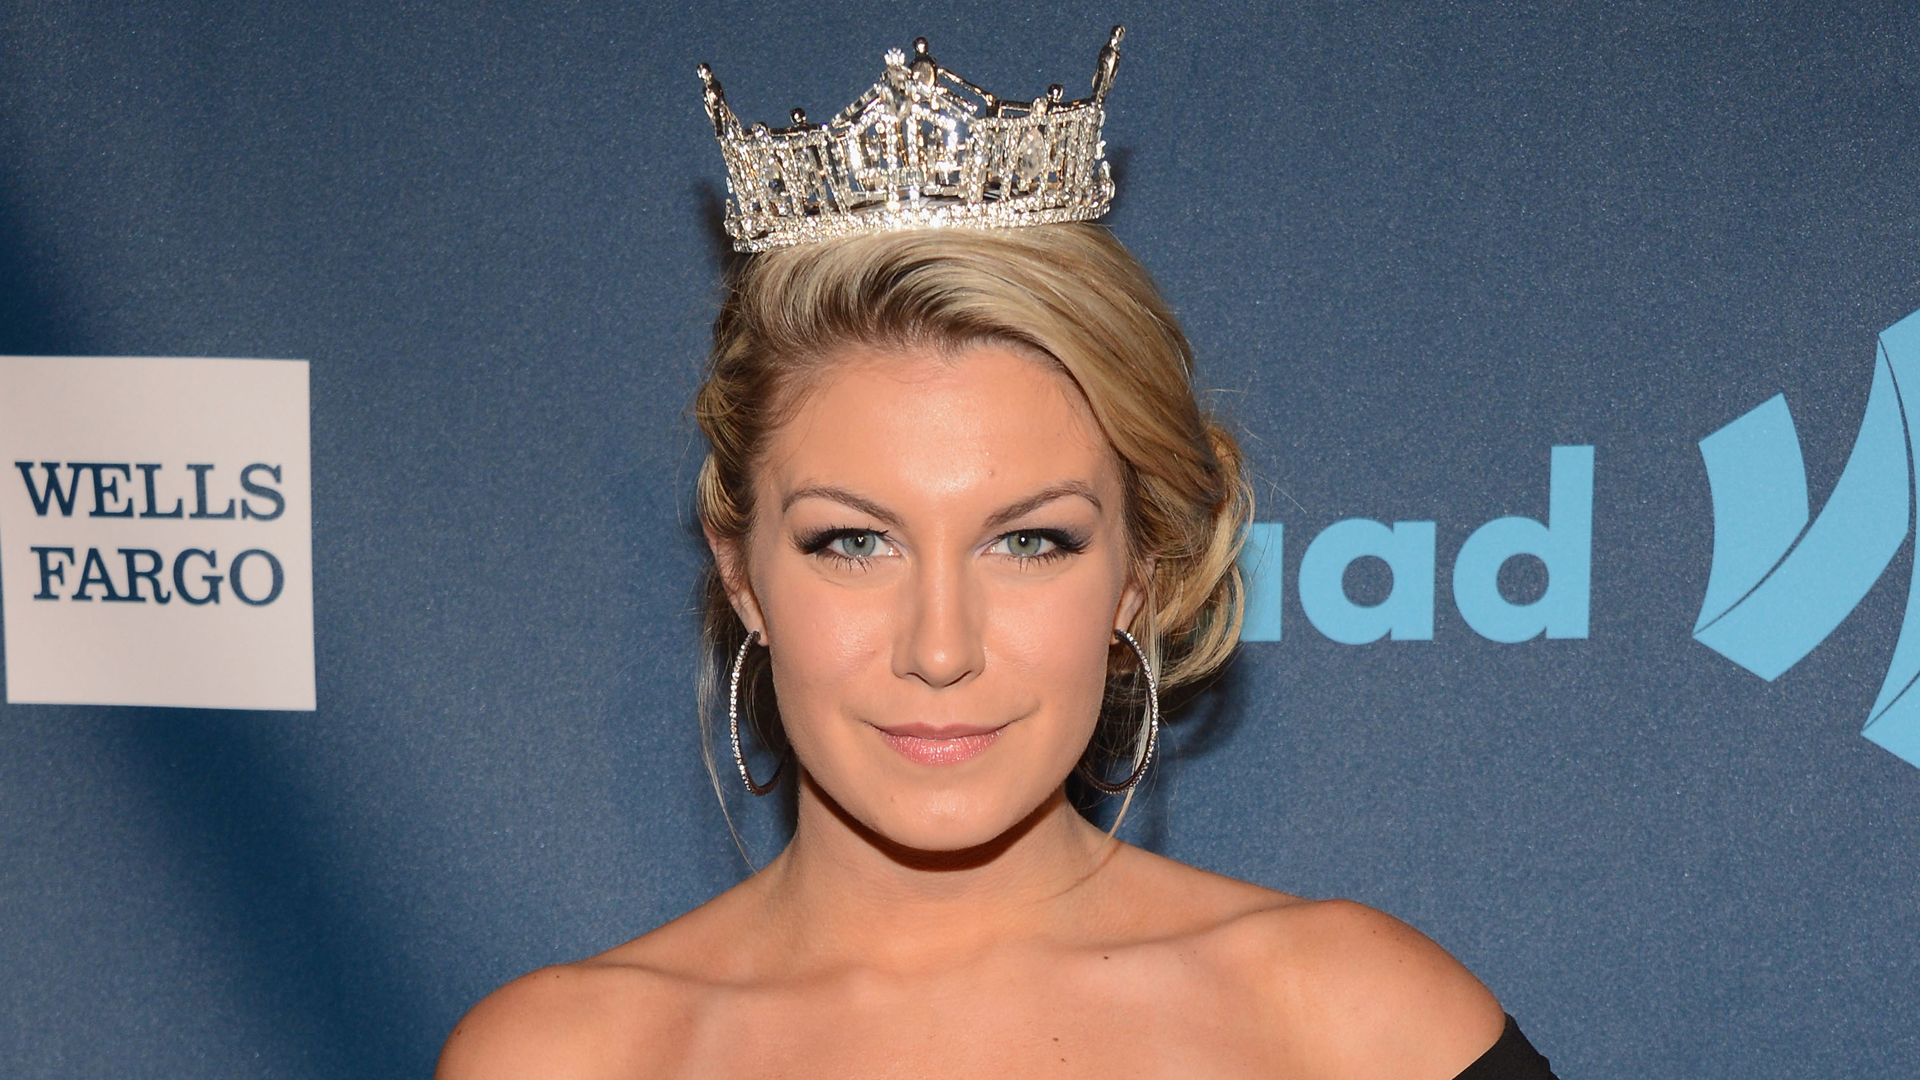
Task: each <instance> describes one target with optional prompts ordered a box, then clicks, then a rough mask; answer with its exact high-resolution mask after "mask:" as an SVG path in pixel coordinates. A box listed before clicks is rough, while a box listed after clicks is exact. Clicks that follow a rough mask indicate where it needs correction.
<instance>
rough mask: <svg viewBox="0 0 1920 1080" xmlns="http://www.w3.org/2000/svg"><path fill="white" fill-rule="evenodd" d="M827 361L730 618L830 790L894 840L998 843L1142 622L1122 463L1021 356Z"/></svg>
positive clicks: (929, 354) (864, 356) (770, 490)
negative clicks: (1115, 651)
mask: <svg viewBox="0 0 1920 1080" xmlns="http://www.w3.org/2000/svg"><path fill="white" fill-rule="evenodd" d="M831 360H832V362H831V363H830V364H828V365H826V367H825V369H824V371H825V373H824V375H823V376H822V377H821V379H820V381H819V382H818V383H817V384H815V385H814V386H813V388H812V389H811V390H810V391H809V393H808V394H807V396H806V397H805V399H804V401H803V403H802V404H801V406H800V407H799V409H798V410H797V411H796V412H795V413H794V415H793V416H792V418H791V419H790V420H788V421H787V423H786V424H784V425H783V426H782V427H781V428H780V429H779V430H778V431H777V432H775V433H774V435H773V437H772V439H771V440H770V444H769V448H768V453H767V455H766V457H765V459H764V464H763V466H762V467H761V468H760V470H759V472H758V475H757V476H756V477H755V484H756V491H755V506H756V511H755V517H754V519H753V523H752V529H751V532H750V533H749V537H748V539H747V541H746V542H745V555H746V560H745V567H744V569H745V571H746V573H745V581H744V582H743V583H742V584H744V586H745V588H742V589H736V590H735V597H734V599H735V606H736V608H738V609H739V610H740V613H741V616H742V618H743V619H745V620H746V623H747V626H748V628H749V629H754V630H758V631H760V633H761V637H762V641H763V642H764V643H765V644H766V645H767V647H768V648H769V649H770V650H771V659H772V664H773V679H774V689H775V692H776V693H777V695H778V697H779V702H780V714H781V717H782V718H783V720H784V721H785V724H786V729H787V733H788V736H789V737H790V738H791V740H792V742H793V746H794V750H795V753H796V754H797V755H798V757H799V760H800V762H801V763H802V765H803V766H804V767H805V769H806V771H807V772H808V774H809V775H811V776H812V778H813V779H814V781H815V782H816V783H817V784H818V785H819V786H820V788H821V789H822V790H824V791H825V792H826V793H827V794H828V795H829V796H830V797H831V798H832V799H833V800H834V801H835V802H836V803H838V804H839V806H840V807H841V808H842V809H843V810H845V811H846V812H847V813H848V814H850V815H852V816H853V817H854V818H855V819H856V820H858V821H860V822H861V823H862V824H864V825H865V826H867V827H868V828H870V829H872V830H874V831H875V832H877V833H879V834H880V835H881V836H884V837H886V838H887V839H889V840H891V841H893V842H895V843H898V844H902V845H905V846H907V847H911V848H916V849H920V850H926V851H955V850H961V849H964V848H969V847H973V846H975V845H978V844H983V843H986V842H988V841H990V840H992V839H994V838H995V837H997V836H999V835H1000V834H1002V833H1003V832H1005V831H1006V830H1007V829H1009V828H1011V827H1012V826H1013V825H1015V824H1016V823H1018V822H1019V821H1020V820H1022V819H1023V818H1025V817H1026V816H1027V815H1028V814H1029V813H1031V812H1032V811H1033V810H1034V808H1035V807H1037V806H1038V805H1039V804H1040V803H1041V802H1042V801H1044V800H1045V799H1046V798H1047V797H1048V796H1049V795H1050V794H1052V793H1053V792H1054V791H1055V790H1056V789H1057V788H1058V787H1059V786H1060V784H1061V783H1062V782H1063V781H1064V780H1065V778H1066V776H1067V774H1068V773H1069V772H1070V771H1071V770H1072V768H1073V766H1074V764H1075V762H1076V761H1078V759H1079V757H1080V755H1081V753H1082V751H1083V750H1084V749H1085V747H1086V745H1087V741H1088V739H1089V738H1090V736H1091V734H1092V731H1093V725H1094V722H1095V720H1096V718H1097V716H1098V713H1099V708H1100V702H1101V694H1102V690H1103V687H1104V683H1105V677H1106V665H1107V655H1108V650H1109V648H1110V647H1111V646H1112V642H1113V631H1114V629H1115V628H1116V627H1121V626H1125V625H1126V624H1127V623H1128V622H1129V621H1130V620H1131V618H1132V616H1133V615H1134V613H1135V612H1136V611H1137V609H1138V606H1139V603H1140V595H1139V591H1138V589H1137V588H1136V587H1135V586H1134V585H1133V583H1132V582H1133V577H1132V575H1131V574H1130V573H1129V569H1130V568H1129V561H1128V556H1127V537H1126V531H1125V521H1124V497H1125V493H1124V490H1123V488H1122V486H1121V478H1120V471H1119V467H1118V465H1117V463H1116V461H1115V459H1114V456H1113V453H1112V451H1111V449H1110V448H1109V447H1108V446H1107V443H1106V440H1105V438H1104V437H1103V436H1102V435H1101V433H1100V431H1099V428H1098V427H1097V426H1096V425H1095V423H1094V420H1093V416H1092V413H1091V412H1090V411H1089V410H1088V408H1087V405H1086V402H1085V400H1084V399H1083V398H1082V397H1081V396H1080V393H1079V391H1078V390H1077V388H1075V386H1074V385H1073V384H1072V383H1071V382H1070V381H1069V380H1068V379H1067V378H1066V377H1065V376H1064V375H1062V374H1060V373H1059V372H1058V371H1057V370H1056V369H1054V368H1053V367H1052V366H1051V365H1050V364H1048V363H1047V362H1045V361H1042V360H1039V359H1036V358H1035V357H1033V356H1032V355H1030V354H1028V353H1026V352H1023V351H1020V350H1018V349H1015V348H1011V347H1008V346H1005V345H999V344H981V345H976V346H972V347H969V348H967V349H965V350H962V351H959V352H957V353H953V354H946V353H942V352H939V351H934V350H920V349H910V350H891V351H889V350H880V349H872V348H865V347H859V348H848V349H845V350H843V351H842V352H841V353H839V354H838V355H836V356H834V357H832V358H831ZM721 556H722V558H723V559H724V558H726V553H724V552H722V553H721ZM735 566H736V569H737V568H738V565H737V564H735ZM736 580H738V579H737V578H736Z"/></svg>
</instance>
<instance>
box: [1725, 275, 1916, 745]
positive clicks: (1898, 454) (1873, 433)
mask: <svg viewBox="0 0 1920 1080" xmlns="http://www.w3.org/2000/svg"><path fill="white" fill-rule="evenodd" d="M1907 400H1913V401H1915V402H1916V403H1920V312H1916V313H1914V314H1913V315H1909V316H1907V317H1906V318H1905V319H1902V320H1901V321H1899V322H1898V323H1895V324H1894V325H1893V326H1891V327H1889V328H1888V329H1887V330H1886V331H1885V332H1883V333H1882V334H1881V335H1880V347H1879V354H1878V356H1877V357H1876V358H1875V362H1874V368H1873V388H1872V389H1871V390H1870V391H1869V392H1868V395H1867V412H1866V416H1865V418H1864V419H1862V420H1861V422H1860V433H1859V434H1858V435H1857V436H1856V437H1855V439H1854V444H1853V452H1852V454H1851V455H1850V456H1849V457H1848V459H1847V464H1846V467H1845V468H1844V469H1842V470H1841V472H1840V480H1839V482H1838V483H1837V484H1835V485H1834V489H1833V494H1831V495H1830V496H1828V498H1827V504H1826V505H1825V506H1824V507H1822V508H1821V510H1820V516H1819V517H1817V518H1814V519H1813V523H1812V524H1811V525H1809V524H1808V523H1807V521H1808V506H1807V471H1806V466H1805V463H1804V462H1803V461H1802V460H1801V457H1800V437H1799V434H1798V432H1796V431H1795V429H1794V424H1793V416H1792V414H1790V413H1789V412H1788V411H1787V401H1786V398H1784V397H1782V396H1779V395H1775V396H1774V397H1772V398H1770V399H1768V400H1767V401H1765V402H1763V403H1762V404H1761V405H1759V406H1758V407H1757V408H1755V409H1753V410H1752V411H1751V412H1749V413H1747V414H1746V415H1745V416H1742V417H1740V418H1739V419H1738V420H1735V421H1734V422H1732V423H1731V424H1728V425H1727V426H1726V427H1723V428H1721V429H1720V430H1719V431H1716V432H1714V433H1713V434H1711V435H1709V436H1707V437H1706V438H1704V439H1702V440H1700V456H1701V457H1702V458H1704V459H1705V461H1706V465H1707V482H1708V483H1709V484H1710V485H1711V487H1712V489H1713V569H1712V571H1711V572H1710V574H1709V576H1708V578H1707V595H1706V599H1705V600H1704V601H1702V603H1701V605H1700V618H1699V620H1698V621H1697V622H1696V623H1695V624H1694V628H1693V636H1694V637H1695V638H1697V639H1698V640H1699V641H1700V642H1701V643H1702V644H1705V645H1706V646H1708V647H1709V648H1711V649H1713V650H1714V651H1715V652H1718V653H1719V654H1720V655H1722V656H1725V657H1726V658H1727V659H1729V660H1732V661H1733V662H1734V663H1736V664H1739V665H1740V666H1741V667H1744V668H1746V669H1747V670H1748V671H1751V672H1753V673H1754V674H1755V675H1758V676H1760V677H1761V678H1763V679H1766V680H1768V681H1769V682H1771V681H1772V680H1774V679H1776V678H1779V677H1780V675H1781V674H1783V673H1784V672H1786V671H1787V669H1789V668H1791V667H1793V665H1795V664H1797V663H1799V662H1800V660H1801V659H1802V658H1803V657H1805V656H1806V655H1807V654H1808V653H1810V652H1812V651H1813V649H1814V647H1815V646H1817V645H1819V644H1820V643H1821V642H1822V641H1825V640H1826V639H1827V636H1828V635H1829V634H1831V633H1833V631H1834V628H1835V627H1838V626H1839V625H1840V623H1841V621H1842V620H1844V619H1845V618H1846V617H1847V616H1848V615H1849V614H1851V613H1852V612H1853V609H1854V608H1855V607H1857V606H1858V605H1859V603H1860V601H1861V599H1862V598H1864V597H1865V596H1866V595H1867V590H1869V589H1871V588H1872V587H1873V585H1874V582H1876V581H1878V580H1879V579H1880V575H1881V573H1882V572H1884V571H1885V570H1886V568H1887V564H1888V563H1890V562H1892V561H1893V557H1894V555H1895V554H1897V553H1898V552H1899V550H1900V546H1901V545H1902V544H1904V543H1905V542H1906V540H1907V537H1908V535H1909V534H1910V533H1911V531H1912V521H1911V519H1912V509H1913V497H1912V495H1911V494H1910V493H1912V492H1913V491H1914V483H1915V478H1916V474H1915V471H1914V467H1913V459H1914V448H1913V442H1914V431H1913V421H1914V420H1915V419H1916V417H1915V416H1914V415H1913V414H1912V413H1910V412H1909V411H1908V410H1907V409H1906V406H1905V404H1904V403H1905V401H1907ZM1917 678H1920V574H1915V575H1913V578H1912V580H1911V581H1910V583H1909V586H1908V595H1907V611H1906V616H1905V619H1904V621H1903V624H1902V625H1901V627H1900V637H1899V640H1898V642H1897V643H1896V644H1895V645H1894V650H1893V662H1892V664H1891V665H1890V666H1889V667H1888V669H1887V675H1886V679H1885V681H1884V682H1883V683H1882V684H1881V686H1880V696H1879V697H1878V698H1877V699H1875V701H1874V703H1873V708H1872V709H1871V710H1870V711H1869V712H1868V713H1867V723H1866V727H1865V729H1864V730H1863V731H1862V734H1864V735H1865V736H1866V737H1867V738H1868V739H1871V740H1873V741H1874V742H1875V743H1878V744H1879V745H1880V746H1882V747H1885V748H1886V749H1887V750H1890V751H1892V752H1893V753H1894V754H1897V755H1899V756H1900V757H1901V758H1902V759H1904V760H1905V761H1907V762H1908V763H1910V764H1913V765H1920V691H1915V690H1914V689H1913V687H1914V682H1915V680H1916V679H1917Z"/></svg>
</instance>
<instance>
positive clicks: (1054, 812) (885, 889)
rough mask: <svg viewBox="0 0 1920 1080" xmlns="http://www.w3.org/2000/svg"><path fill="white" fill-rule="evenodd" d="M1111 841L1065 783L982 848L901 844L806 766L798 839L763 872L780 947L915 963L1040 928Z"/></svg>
mask: <svg viewBox="0 0 1920 1080" xmlns="http://www.w3.org/2000/svg"><path fill="white" fill-rule="evenodd" d="M1117 847H1118V844H1117V842H1115V841H1114V840H1112V839H1110V838H1109V837H1108V836H1107V835H1106V833H1104V832H1102V831H1101V830H1099V829H1097V828H1095V827H1094V826H1093V825H1092V824H1090V823H1088V822H1087V820H1086V819H1085V818H1083V817H1081V816H1080V814H1079V812H1078V811H1077V810H1075V809H1074V808H1073V806H1072V805H1071V804H1070V803H1068V802H1067V799H1066V793H1065V790H1064V789H1060V790H1056V791H1055V792H1054V793H1053V794H1052V795H1050V796H1048V797H1047V799H1046V800H1044V801H1043V802H1042V803H1041V804H1040V805H1039V806H1038V807H1036V808H1035V809H1034V810H1033V812H1032V813H1030V814H1028V815H1027V816H1026V817H1025V818H1023V819H1022V820H1021V821H1020V822H1018V823H1017V824H1015V825H1014V826H1013V827H1012V828H1010V829H1008V830H1007V831H1006V832H1004V833H1001V834H1000V835H999V836H997V837H995V838H994V839H992V840H991V841H988V842H987V843H985V844H981V845H979V846H978V847H973V848H967V849H963V850H959V851H921V850H917V849H913V848H907V847H903V846H901V845H899V844H896V843H893V842H892V841H890V840H888V839H887V838H886V837H883V836H880V835H879V834H877V833H875V832H873V831H872V830H871V829H869V828H867V827H866V826H865V825H863V824H861V823H860V822H859V821H857V820H855V819H853V818H852V817H851V816H850V815H848V814H847V813H846V811H844V810H843V809H841V808H840V807H839V806H838V805H837V804H836V803H834V801H833V799H832V798H831V797H830V796H828V795H827V794H826V792H824V791H822V790H820V788H819V787H818V786H817V785H816V784H815V783H814V782H813V780H812V779H811V778H810V777H806V776H804V774H803V777H802V781H801V789H800V802H799V817H798V821H797V822H796V826H795V829H794V835H793V840H792V842H791V843H789V844H788V845H787V848H786V850H785V851H783V852H781V853H780V855H779V857H778V858H776V859H774V861H773V862H771V863H769V864H768V865H767V867H766V869H765V870H764V871H762V872H761V874H760V877H761V879H762V881H763V884H764V891H763V896H764V898H765V901H766V903H767V906H768V911H767V915H768V921H769V924H770V926H772V927H774V928H776V930H777V932H778V933H779V936H780V937H782V938H783V939H785V940H784V943H783V949H784V950H785V951H786V955H787V956H789V957H793V958H796V959H803V960H808V959H810V960H812V961H813V962H815V963H825V964H836V963H845V962H858V963H861V964H877V965H882V966H887V967H898V968H916V967H921V966H924V965H944V964H950V963H952V962H954V961H955V960H956V959H957V958H959V957H962V956H964V955H966V954H969V953H975V952H978V951H980V950H982V949H985V948H988V947H990V946H992V945H995V944H1005V943H1006V942H1008V941H1010V940H1015V939H1018V938H1021V937H1036V936H1043V935H1046V934H1047V933H1048V932H1049V929H1050V927H1051V926H1052V925H1054V924H1055V923H1056V921H1057V920H1058V919H1059V918H1060V916H1061V914H1062V912H1063V910H1064V908H1065V906H1066V905H1069V904H1071V903H1072V902H1073V899H1074V898H1075V893H1076V890H1077V889H1078V887H1079V886H1081V885H1082V884H1084V883H1085V882H1086V881H1087V880H1088V879H1089V878H1091V877H1092V876H1093V874H1094V873H1095V871H1097V870H1098V869H1099V868H1100V866H1101V865H1102V864H1103V863H1104V862H1105V861H1106V860H1107V859H1108V858H1109V857H1111V855H1112V854H1113V852H1114V850H1115V849H1116V848H1117Z"/></svg>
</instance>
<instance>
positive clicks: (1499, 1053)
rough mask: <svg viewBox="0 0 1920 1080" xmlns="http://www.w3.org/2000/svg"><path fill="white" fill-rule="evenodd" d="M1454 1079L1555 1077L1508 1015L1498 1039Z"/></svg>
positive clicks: (1546, 1079)
mask: <svg viewBox="0 0 1920 1080" xmlns="http://www.w3.org/2000/svg"><path fill="white" fill-rule="evenodd" d="M1454 1080H1555V1077H1554V1075H1553V1069H1552V1067H1551V1066H1549V1065H1548V1064H1547V1059H1546V1058H1544V1057H1542V1056H1540V1051H1538V1050H1535V1049H1534V1048H1533V1044H1532V1043H1530V1042H1528V1041H1527V1037H1526V1036H1525V1035H1522V1034H1520V1025H1519V1024H1518V1023H1515V1022H1514V1019H1513V1017H1511V1016H1509V1017H1507V1029H1506V1030H1505V1031H1502V1032H1501V1033H1500V1041H1499V1042H1497V1043H1494V1044H1493V1048H1492V1049H1490V1050H1488V1051H1487V1052H1486V1053H1484V1054H1481V1055H1480V1059H1479V1060H1478V1061H1475V1062H1474V1063H1473V1064H1471V1065H1469V1066H1467V1071H1465V1072H1463V1073H1461V1074H1460V1075H1459V1076H1457V1077H1455V1078H1454Z"/></svg>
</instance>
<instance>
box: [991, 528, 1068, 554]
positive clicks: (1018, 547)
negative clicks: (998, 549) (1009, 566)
mask: <svg viewBox="0 0 1920 1080" xmlns="http://www.w3.org/2000/svg"><path fill="white" fill-rule="evenodd" d="M1000 542H1001V543H1002V544H1005V545H1006V547H1007V554H1009V555H1012V556H1013V557H1015V558H1018V559H1037V558H1039V557H1040V556H1042V555H1046V554H1048V553H1049V552H1051V551H1053V550H1054V548H1055V547H1056V546H1057V545H1056V544H1055V543H1054V542H1053V540H1052V538H1050V537H1048V536H1047V535H1045V534H1044V533H1037V532H1012V533H1008V534H1007V535H1005V536H1003V537H1001V538H1000Z"/></svg>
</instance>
